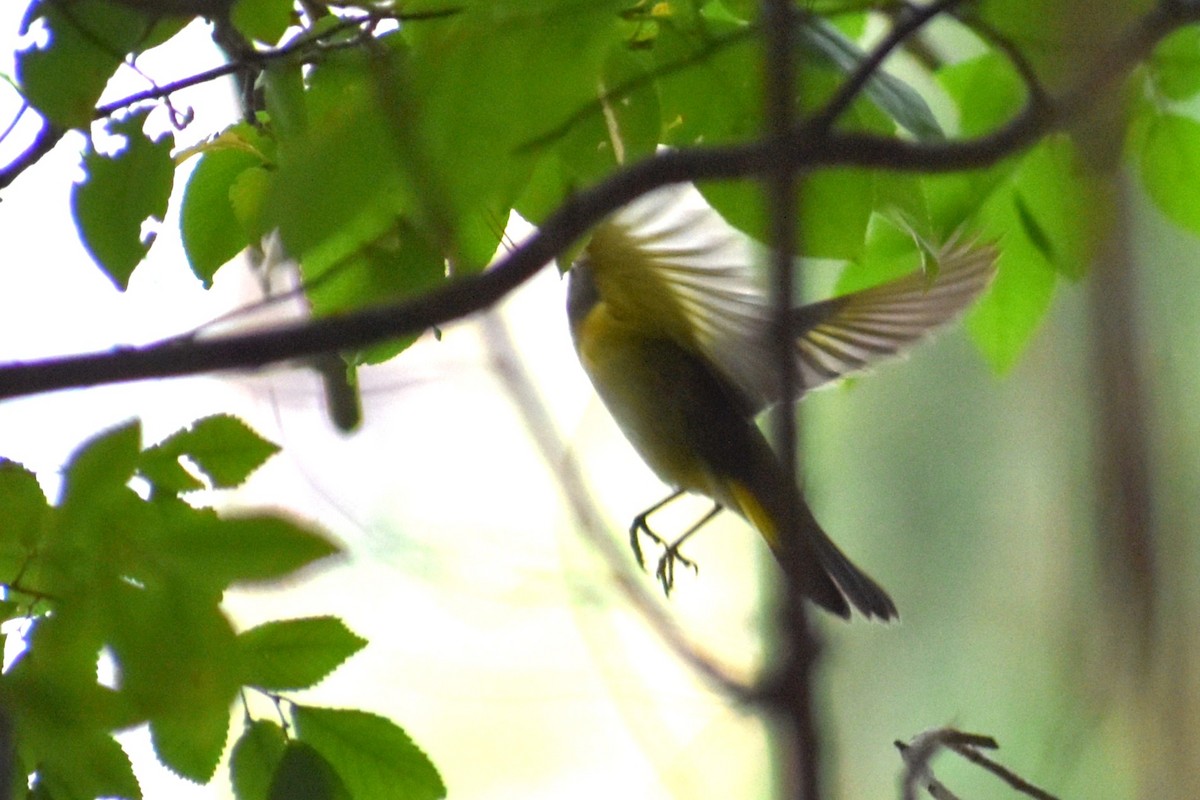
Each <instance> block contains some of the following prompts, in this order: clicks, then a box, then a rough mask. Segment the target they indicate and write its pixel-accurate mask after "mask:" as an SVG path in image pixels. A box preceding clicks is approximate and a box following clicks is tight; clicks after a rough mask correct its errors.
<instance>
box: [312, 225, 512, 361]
mask: <svg viewBox="0 0 1200 800" xmlns="http://www.w3.org/2000/svg"><path fill="white" fill-rule="evenodd" d="M500 227H502V225H501V226H500ZM357 238H358V237H351V238H350V239H347V240H346V244H350V242H352V241H354V240H355V239H357ZM352 248H353V249H352V250H351V251H350V252H346V253H343V252H338V251H334V250H331V249H326V248H322V249H320V250H318V251H316V252H314V253H313V254H311V255H310V256H309V257H308V258H306V259H305V260H304V261H302V262H301V273H302V274H303V276H304V279H305V285H306V289H307V292H308V297H309V299H310V301H311V302H312V306H313V312H314V313H315V314H316V315H318V316H328V315H331V314H337V313H339V312H343V311H348V310H352V309H355V308H361V307H364V306H370V305H376V304H378V303H382V302H386V301H389V300H397V299H400V298H404V297H412V296H414V295H417V294H420V293H421V292H424V291H426V290H428V289H431V288H433V287H435V286H437V285H438V284H440V283H442V282H443V281H444V280H445V277H446V264H445V261H444V260H443V258H442V257H441V255H440V254H439V253H438V251H437V250H436V249H435V248H434V247H433V245H432V244H431V243H430V242H429V241H427V240H426V239H425V238H424V237H423V236H422V235H421V233H420V232H419V231H417V230H416V229H415V228H413V226H411V225H409V224H407V223H406V222H405V221H404V220H403V219H396V220H394V222H393V225H392V226H391V227H390V228H389V229H386V230H384V231H382V232H381V233H380V234H379V235H378V236H377V237H376V238H374V239H373V240H369V241H364V242H360V243H357V244H355V245H352ZM416 338H417V337H416V336H408V337H404V338H402V339H398V340H393V341H391V342H385V343H383V344H380V345H375V346H374V347H372V348H370V349H368V350H367V351H365V352H363V353H362V354H360V355H359V356H358V357H356V358H352V359H351V361H352V363H378V362H381V361H386V360H387V359H389V358H391V357H392V356H394V355H396V354H397V353H399V352H400V351H402V350H403V349H404V348H406V347H408V346H409V345H410V344H412V342H414V341H416Z"/></svg>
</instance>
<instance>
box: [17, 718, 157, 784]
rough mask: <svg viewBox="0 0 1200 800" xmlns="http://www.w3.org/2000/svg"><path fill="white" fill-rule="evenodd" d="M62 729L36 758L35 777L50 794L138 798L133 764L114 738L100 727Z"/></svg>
mask: <svg viewBox="0 0 1200 800" xmlns="http://www.w3.org/2000/svg"><path fill="white" fill-rule="evenodd" d="M64 733H65V734H66V735H65V736H64V737H63V738H60V739H58V742H57V745H56V746H55V747H50V748H47V749H46V750H45V751H44V752H43V755H42V758H41V759H40V760H39V761H38V766H37V773H38V780H39V782H40V783H41V784H42V785H43V786H44V787H45V788H46V789H47V790H48V791H49V794H50V796H51V797H54V798H56V800H57V798H64V797H65V798H89V799H90V798H93V797H104V798H118V797H119V798H126V800H141V797H142V789H141V786H139V785H138V781H137V777H136V776H135V775H134V773H133V765H132V764H131V763H130V761H129V756H128V755H127V754H126V753H125V750H124V749H123V748H122V747H121V745H120V744H119V743H118V742H117V741H116V740H115V739H113V738H112V737H111V736H108V735H105V734H104V733H101V732H100V731H83V730H71V731H69V732H64ZM67 737H69V738H67Z"/></svg>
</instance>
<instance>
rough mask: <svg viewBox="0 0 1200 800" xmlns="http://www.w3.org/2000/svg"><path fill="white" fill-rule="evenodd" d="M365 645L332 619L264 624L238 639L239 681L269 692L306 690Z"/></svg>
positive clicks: (341, 623)
mask: <svg viewBox="0 0 1200 800" xmlns="http://www.w3.org/2000/svg"><path fill="white" fill-rule="evenodd" d="M366 643H367V640H366V639H363V638H362V637H360V636H357V635H355V634H354V633H353V632H351V631H350V630H349V629H348V628H347V627H346V625H345V623H343V622H342V621H341V620H340V619H337V618H336V617H311V618H308V619H291V620H279V621H276V622H268V623H266V624H263V625H259V626H258V627H256V628H251V629H250V630H248V631H245V632H244V633H242V634H240V635H239V636H238V645H239V647H240V648H241V651H242V656H241V660H242V664H243V665H244V669H245V673H244V675H243V677H242V682H243V683H245V684H246V685H248V686H256V687H258V688H260V689H266V690H270V691H285V690H289V689H293V690H294V689H306V688H308V687H310V686H313V685H314V684H316V683H318V682H320V681H321V680H322V679H323V678H324V677H325V676H326V675H328V674H329V673H331V672H333V671H334V670H335V669H337V667H338V665H339V664H341V663H342V662H343V661H345V660H346V659H347V658H349V657H350V656H352V655H354V654H355V653H357V652H358V651H359V650H361V649H362V648H363V646H364V645H366Z"/></svg>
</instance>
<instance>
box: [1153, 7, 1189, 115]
mask: <svg viewBox="0 0 1200 800" xmlns="http://www.w3.org/2000/svg"><path fill="white" fill-rule="evenodd" d="M1150 74H1151V78H1152V79H1153V81H1154V88H1155V89H1156V90H1158V91H1159V92H1161V93H1162V94H1163V95H1164V96H1166V97H1168V98H1170V99H1171V100H1187V99H1189V98H1191V97H1194V96H1195V95H1196V94H1200V28H1197V27H1196V26H1195V25H1188V26H1185V27H1183V28H1180V29H1179V30H1177V31H1175V32H1174V33H1172V34H1171V35H1170V36H1168V37H1167V38H1165V39H1163V40H1162V41H1161V42H1159V43H1158V46H1157V47H1156V48H1155V49H1154V53H1153V55H1151V56H1150Z"/></svg>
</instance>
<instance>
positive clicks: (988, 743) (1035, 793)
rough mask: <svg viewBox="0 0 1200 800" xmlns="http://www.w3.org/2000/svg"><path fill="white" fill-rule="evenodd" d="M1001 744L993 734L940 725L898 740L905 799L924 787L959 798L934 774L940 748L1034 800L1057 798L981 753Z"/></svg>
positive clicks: (947, 798) (946, 798) (941, 798)
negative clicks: (909, 738) (935, 759)
mask: <svg viewBox="0 0 1200 800" xmlns="http://www.w3.org/2000/svg"><path fill="white" fill-rule="evenodd" d="M999 747H1000V745H999V744H998V743H997V742H996V740H995V739H993V738H992V737H990V736H985V735H981V734H977V733H965V732H963V731H960V730H956V729H954V728H937V729H935V730H932V731H926V732H925V733H922V734H920V735H919V736H916V737H914V738H913V740H912V741H911V742H910V743H908V744H905V743H904V742H896V749H897V750H899V751H900V757H901V758H903V759H904V783H903V786H904V795H903V796H904V800H916V798H917V792H918V791H920V790H921V789H925V790H926V791H927V792H929V795H930V796H931V797H933V798H935V800H957V798H956V795H955V794H954V793H953V792H951V791H950V790H949V789H947V788H946V786H945V785H944V784H943V783H942V782H941V781H939V780H938V779H937V778H935V777H934V776H933V770H932V769H931V768H930V763H931V762H932V761H933V757H934V756H936V755H937V754H938V752H939V751H941V750H943V749H945V750H951V751H953V752H955V753H958V754H959V755H960V756H962V757H963V758H965V759H967V760H968V761H970V762H971V763H972V764H976V765H977V766H980V767H983V768H984V769H985V770H987V771H988V772H990V773H992V774H993V775H995V776H996V777H997V778H999V779H1000V780H1002V781H1004V782H1005V783H1007V784H1008V785H1009V786H1010V787H1012V788H1013V789H1014V790H1015V791H1017V792H1020V793H1021V794H1023V795H1025V796H1026V797H1032V798H1034V800H1057V798H1056V797H1055V796H1054V795H1052V794H1050V793H1049V792H1047V791H1045V790H1044V789H1040V788H1038V787H1037V786H1034V785H1033V784H1032V783H1030V782H1029V781H1027V780H1025V779H1024V778H1022V777H1021V776H1020V775H1018V774H1016V773H1015V772H1013V771H1012V770H1010V769H1009V768H1008V767H1005V766H1004V765H1002V764H998V763H996V762H995V761H993V760H992V759H990V758H988V757H987V756H985V755H984V754H983V753H981V752H980V750H981V749H986V750H997V749H999Z"/></svg>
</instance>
